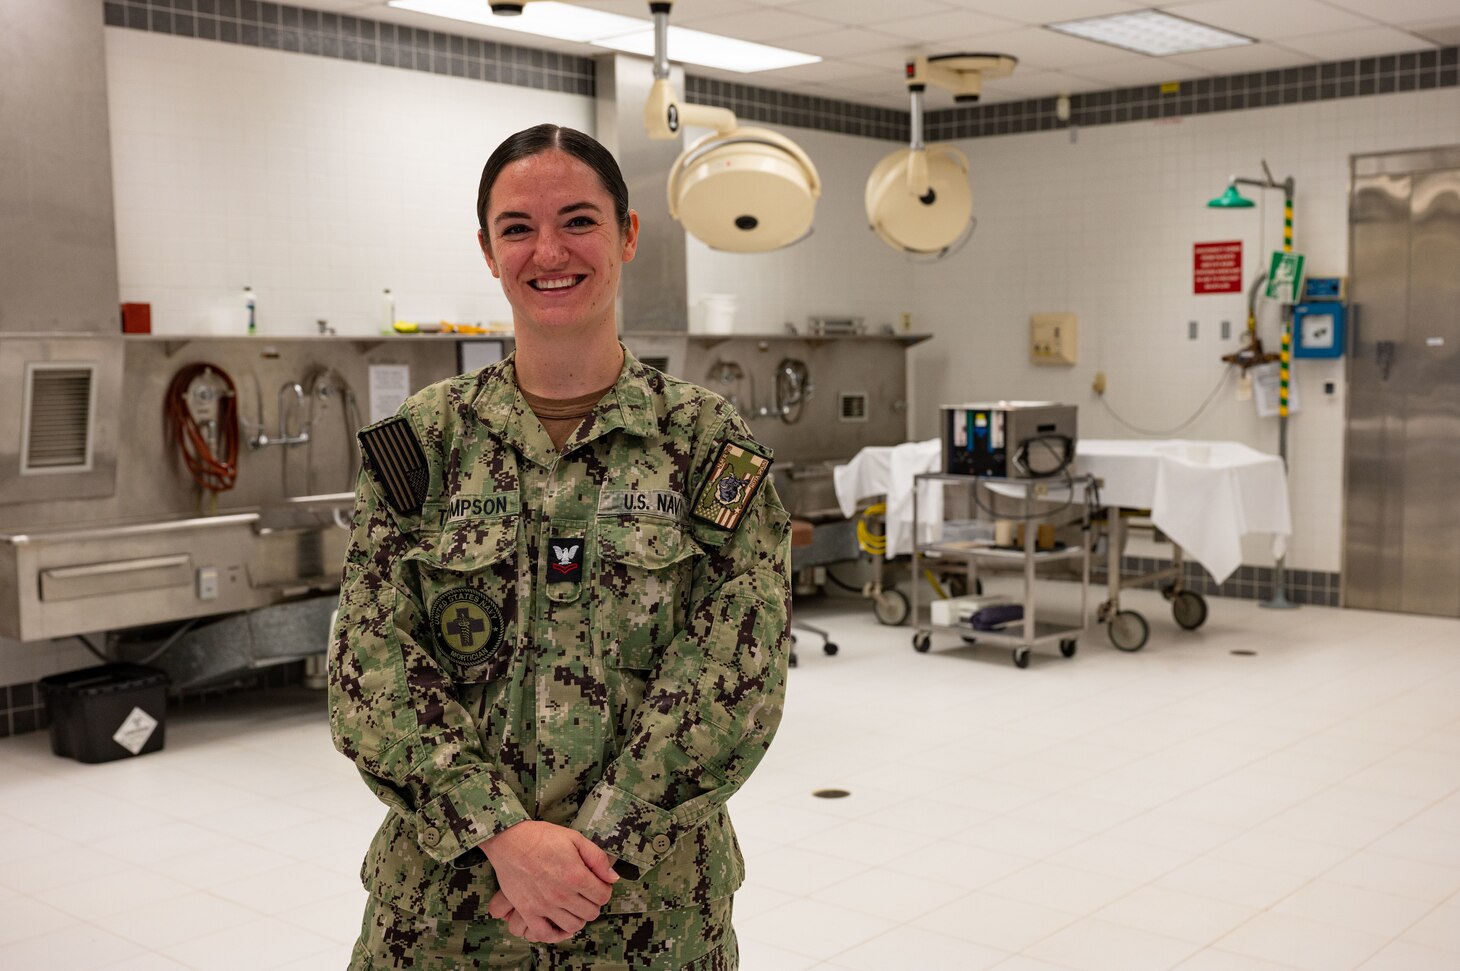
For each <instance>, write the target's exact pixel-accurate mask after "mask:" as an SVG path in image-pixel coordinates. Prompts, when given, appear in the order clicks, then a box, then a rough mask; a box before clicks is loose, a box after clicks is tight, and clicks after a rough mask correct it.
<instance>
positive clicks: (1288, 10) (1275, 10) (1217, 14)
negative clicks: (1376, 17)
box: [1171, 0, 1380, 40]
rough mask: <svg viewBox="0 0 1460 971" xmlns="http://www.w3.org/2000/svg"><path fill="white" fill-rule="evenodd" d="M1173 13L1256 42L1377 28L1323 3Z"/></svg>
mask: <svg viewBox="0 0 1460 971" xmlns="http://www.w3.org/2000/svg"><path fill="white" fill-rule="evenodd" d="M1375 5H1376V6H1378V5H1380V4H1375ZM1171 13H1173V14H1176V15H1178V16H1181V17H1185V18H1186V19H1188V20H1195V21H1197V22H1198V23H1202V24H1207V25H1209V26H1212V27H1220V28H1222V29H1223V30H1230V31H1233V32H1234V33H1238V34H1242V35H1244V36H1246V37H1252V38H1255V39H1256V40H1278V39H1280V38H1283V37H1300V36H1302V35H1304V34H1312V33H1314V32H1316V31H1319V30H1342V29H1345V28H1348V27H1369V26H1372V25H1373V20H1371V19H1370V18H1367V17H1360V16H1358V15H1357V14H1353V13H1349V12H1347V11H1344V10H1340V9H1339V8H1337V7H1333V6H1331V5H1329V4H1327V3H1320V2H1319V0H1282V2H1281V3H1274V2H1273V0H1201V2H1198V3H1183V4H1181V5H1180V6H1174V7H1172V8H1171Z"/></svg>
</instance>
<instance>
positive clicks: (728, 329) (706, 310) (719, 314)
mask: <svg viewBox="0 0 1460 971" xmlns="http://www.w3.org/2000/svg"><path fill="white" fill-rule="evenodd" d="M735 303H736V297H735V294H733V293H707V294H705V295H704V296H702V297H700V299H699V302H698V304H697V308H698V311H699V313H698V317H699V326H698V327H696V328H695V331H696V333H700V334H731V333H734V332H735Z"/></svg>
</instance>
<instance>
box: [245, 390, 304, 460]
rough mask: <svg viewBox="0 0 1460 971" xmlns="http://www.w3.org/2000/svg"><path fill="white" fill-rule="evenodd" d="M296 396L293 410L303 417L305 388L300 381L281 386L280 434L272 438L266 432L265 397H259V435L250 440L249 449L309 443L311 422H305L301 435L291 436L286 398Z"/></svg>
mask: <svg viewBox="0 0 1460 971" xmlns="http://www.w3.org/2000/svg"><path fill="white" fill-rule="evenodd" d="M289 394H293V395H294V405H293V408H294V410H295V411H296V412H298V413H300V414H301V415H302V414H303V412H304V388H303V386H302V385H300V383H299V382H298V381H285V382H284V383H283V384H282V385H280V386H279V434H278V435H277V436H276V437H274V438H270V437H269V435H268V433H267V432H265V431H264V403H263V395H260V396H259V412H258V414H259V421H258V426H257V427H258V433H257V434H255V435H254V436H253V437H252V438H250V439H249V440H248V447H249V448H263V447H264V446H266V445H303V444H305V443H306V442H308V441H309V422H307V421H306V422H305V423H304V425H303V427H302V428H300V429H299V434H297V435H290V434H289V416H288V411H286V410H285V404H286V402H285V396H286V395H289Z"/></svg>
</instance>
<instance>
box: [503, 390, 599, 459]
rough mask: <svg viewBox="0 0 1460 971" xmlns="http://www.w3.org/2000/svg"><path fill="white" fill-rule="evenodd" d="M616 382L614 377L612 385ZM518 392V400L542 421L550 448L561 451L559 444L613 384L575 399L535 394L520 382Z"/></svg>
mask: <svg viewBox="0 0 1460 971" xmlns="http://www.w3.org/2000/svg"><path fill="white" fill-rule="evenodd" d="M617 383H618V381H617V379H615V381H614V384H617ZM517 390H518V391H520V392H522V400H523V401H526V402H527V407H529V408H531V409H532V413H533V414H534V415H536V416H537V420H538V421H540V422H542V427H543V428H544V429H545V430H546V431H547V433H548V437H549V438H551V439H552V440H553V448H555V449H557V450H559V451H562V448H563V443H564V442H566V441H567V440H568V439H569V438H570V437H572V434H573V432H574V431H576V430H577V428H578V426H579V425H580V424H582V422H583V419H584V418H587V417H588V416H589V415H591V414H593V409H594V408H595V407H596V406H597V405H598V402H599V401H601V400H602V399H603V396H604V395H606V394H608V393H609V392H610V391H612V390H613V384H610V385H609V386H608V387H606V388H600V389H599V390H597V391H590V392H588V393H587V394H585V395H579V396H578V397H576V398H544V397H541V396H540V395H535V394H533V393H532V392H531V391H528V390H527V389H526V388H523V387H522V385H520V384H519V385H518V386H517Z"/></svg>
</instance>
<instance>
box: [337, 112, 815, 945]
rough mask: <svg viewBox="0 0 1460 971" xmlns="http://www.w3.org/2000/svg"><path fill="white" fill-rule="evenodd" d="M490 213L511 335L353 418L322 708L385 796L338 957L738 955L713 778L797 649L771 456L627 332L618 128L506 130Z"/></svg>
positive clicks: (736, 878)
mask: <svg viewBox="0 0 1460 971" xmlns="http://www.w3.org/2000/svg"><path fill="white" fill-rule="evenodd" d="M477 216H478V221H479V223H480V226H481V231H480V233H479V241H480V244H481V248H482V252H483V254H484V255H485V257H486V261H487V265H488V267H489V268H490V269H491V272H492V275H493V276H495V277H497V278H498V279H499V280H500V281H501V284H502V289H503V291H504V293H505V294H506V296H507V299H508V301H509V302H510V303H511V305H512V308H513V320H514V324H515V329H516V351H515V353H514V354H513V355H512V356H511V357H510V358H508V359H507V360H504V361H502V362H500V363H498V364H494V365H492V366H489V367H487V368H484V369H482V370H481V371H478V372H476V373H474V374H470V375H463V376H460V377H456V378H452V379H450V380H448V381H444V382H441V383H440V384H436V385H433V386H432V387H429V388H427V389H425V390H424V391H421V392H420V393H418V394H416V395H414V396H412V397H411V398H410V399H409V400H408V401H407V402H406V403H405V404H404V405H403V406H402V408H401V410H400V412H399V413H398V414H397V415H396V416H395V417H393V418H390V419H387V420H386V421H383V422H380V423H377V424H375V425H372V426H371V427H369V428H367V429H365V430H363V431H362V432H361V435H360V440H361V446H362V449H363V451H364V453H365V463H364V465H365V468H364V470H363V471H362V473H361V477H360V484H359V489H358V493H357V500H356V508H355V515H354V527H353V533H352V537H351V542H350V547H349V551H348V553H347V555H346V562H345V569H344V577H343V581H342V584H341V590H340V613H339V622H338V624H337V626H336V628H335V631H334V635H333V638H332V645H331V650H330V726H331V731H332V734H333V737H334V741H335V745H336V747H337V748H338V749H339V750H340V751H341V752H343V753H344V754H345V755H347V756H349V757H350V758H351V759H353V760H354V761H355V763H356V765H357V766H358V767H359V769H360V772H361V775H362V776H363V777H364V779H365V781H366V782H367V783H368V784H369V785H370V787H371V788H372V789H373V790H374V791H375V793H376V794H377V795H378V796H379V797H380V799H381V800H382V801H383V802H384V803H385V804H386V805H387V806H388V807H389V809H390V811H389V813H388V814H387V816H386V818H385V821H384V822H383V823H382V825H381V827H380V830H379V831H378V833H377V834H376V836H375V839H374V841H373V842H372V843H371V846H370V850H369V853H368V855H367V856H366V859H365V863H364V866H363V868H362V878H363V880H364V883H365V886H366V889H367V890H369V892H370V901H369V904H368V906H367V908H366V913H365V919H364V924H363V928H362V932H361V935H360V939H359V941H358V943H357V944H356V947H355V952H354V955H353V958H352V962H351V966H352V967H353V968H358V969H366V968H370V969H375V968H476V967H490V968H512V969H527V968H553V969H590V968H594V969H628V968H632V969H644V971H650V969H652V971H669V969H694V971H719V969H733V968H735V967H736V966H737V951H736V946H735V935H734V932H733V930H732V929H731V926H730V901H731V895H732V894H733V893H734V891H735V890H736V889H737V888H738V887H739V886H740V884H741V882H742V880H743V875H744V861H743V859H742V857H741V854H740V849H739V846H738V845H737V843H736V840H735V834H734V831H733V829H732V828H731V826H730V820H729V817H728V816H727V814H726V811H725V802H726V800H727V799H728V798H729V797H730V795H731V794H733V793H734V792H735V791H736V790H737V789H738V788H739V787H740V786H741V785H742V784H743V783H744V782H745V780H746V778H747V777H748V776H749V775H750V773H751V771H752V770H753V769H754V768H755V766H756V765H757V763H758V762H759V761H760V759H761V757H762V756H763V755H764V754H765V751H766V748H767V746H768V745H769V744H770V741H771V737H772V735H773V734H774V733H775V729H776V726H777V724H778V723H779V721H780V715H781V704H782V700H783V698H784V692H785V676H786V659H787V654H788V630H787V605H788V602H789V598H790V590H789V586H788V582H787V558H788V554H789V528H788V519H787V516H786V512H785V510H784V509H783V508H782V506H781V504H780V501H779V500H778V499H777V497H776V494H775V489H774V487H773V486H772V485H771V483H770V482H769V481H768V476H769V471H770V464H771V462H770V460H771V457H770V454H769V452H768V450H766V449H765V448H763V447H761V446H759V445H757V444H756V442H755V441H754V439H753V438H752V437H751V435H750V431H749V429H748V428H747V427H746V425H745V422H744V421H743V420H742V419H741V418H740V416H739V415H737V414H736V413H735V412H734V410H733V409H731V408H730V406H729V405H728V404H727V403H726V402H725V401H724V400H723V399H721V398H720V397H718V396H716V395H714V394H712V393H710V392H708V391H706V390H704V389H702V388H699V387H696V386H694V385H692V384H689V383H687V382H684V381H679V380H676V379H674V378H670V377H668V376H666V375H664V374H661V373H660V372H658V371H656V370H654V369H652V368H649V367H646V366H644V365H642V364H640V363H639V362H638V361H637V360H635V359H634V357H633V356H632V355H631V354H629V353H628V352H627V350H626V349H625V348H624V347H623V345H622V344H620V343H619V341H618V338H617V327H616V324H617V322H616V320H615V309H614V308H615V297H616V296H617V292H618V286H619V275H620V271H621V269H622V265H623V264H624V263H625V262H627V261H629V260H630V259H632V258H633V255H634V248H635V245H636V243H637V239H638V217H637V215H636V214H635V213H634V212H633V211H632V210H630V209H629V208H628V192H627V189H626V187H625V185H624V181H623V177H622V176H621V174H620V173H619V169H618V166H617V164H616V163H615V162H614V160H613V158H612V156H611V155H609V154H608V152H607V151H606V150H605V149H604V148H603V147H602V146H601V145H599V144H598V143H597V142H596V141H594V140H593V139H592V138H589V137H588V136H587V135H584V134H582V133H580V132H575V131H573V130H571V129H566V128H559V127H557V126H554V125H539V126H537V127H536V128H531V129H528V130H526V131H523V132H519V133H518V134H516V135H513V136H512V137H510V138H508V139H507V140H506V141H505V142H503V143H502V145H500V146H499V147H498V148H497V150H496V151H495V152H494V153H493V154H492V157H491V158H490V159H489V160H488V161H487V164H486V167H485V169H484V171H483V173H482V181H481V187H480V190H479V194H478V200H477Z"/></svg>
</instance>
